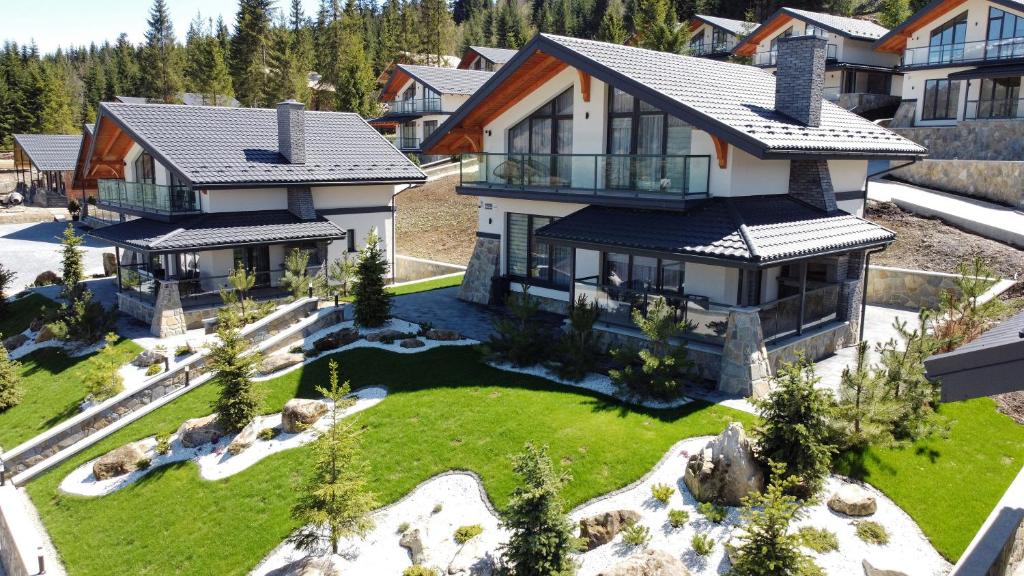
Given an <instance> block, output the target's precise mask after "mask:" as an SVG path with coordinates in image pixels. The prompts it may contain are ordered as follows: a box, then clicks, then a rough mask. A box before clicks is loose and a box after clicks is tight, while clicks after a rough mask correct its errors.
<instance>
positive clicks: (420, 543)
mask: <svg viewBox="0 0 1024 576" xmlns="http://www.w3.org/2000/svg"><path fill="white" fill-rule="evenodd" d="M426 540H427V526H426V525H425V524H415V525H413V526H410V527H409V528H408V529H407V530H406V531H405V532H402V538H401V539H400V540H399V541H398V545H399V546H401V547H402V548H405V549H406V550H408V551H409V557H410V558H411V559H412V563H413V564H425V563H426V561H427V551H426V545H425V544H424V543H425V542H426Z"/></svg>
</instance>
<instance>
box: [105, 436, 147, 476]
mask: <svg viewBox="0 0 1024 576" xmlns="http://www.w3.org/2000/svg"><path fill="white" fill-rule="evenodd" d="M145 457H146V450H145V448H144V447H143V445H142V444H141V443H139V442H132V443H131V444H125V445H124V446H121V447H120V448H118V449H116V450H113V451H111V452H107V453H106V454H104V455H103V456H101V457H100V458H99V459H98V460H96V461H95V462H93V463H92V475H93V476H95V477H96V479H97V480H106V479H108V478H114V477H116V476H122V475H124V474H128V473H129V472H134V471H136V470H138V469H139V460H142V459H143V458H145Z"/></svg>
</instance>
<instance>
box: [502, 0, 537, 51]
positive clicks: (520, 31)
mask: <svg viewBox="0 0 1024 576" xmlns="http://www.w3.org/2000/svg"><path fill="white" fill-rule="evenodd" d="M499 2H500V6H499V8H498V14H497V17H496V22H495V30H494V35H495V42H496V43H497V45H498V47H499V48H510V49H518V48H522V46H523V44H526V41H527V40H528V39H529V38H528V34H529V30H528V27H529V26H528V24H527V21H526V18H525V17H524V16H523V13H522V12H521V11H520V9H519V4H518V3H517V2H516V0H499Z"/></svg>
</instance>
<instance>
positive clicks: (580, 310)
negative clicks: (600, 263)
mask: <svg viewBox="0 0 1024 576" xmlns="http://www.w3.org/2000/svg"><path fill="white" fill-rule="evenodd" d="M599 316H600V309H599V308H598V306H597V302H588V301H587V296H586V294H580V295H579V297H578V298H577V299H576V302H574V303H572V305H571V306H569V330H567V331H566V332H565V333H564V334H563V335H562V337H561V339H560V340H559V341H558V343H557V345H556V346H555V352H556V354H555V357H556V360H555V362H553V363H552V366H551V368H552V370H553V371H554V372H555V374H557V375H558V376H559V377H560V378H565V379H566V380H575V381H579V380H582V379H583V378H584V377H585V376H586V375H587V373H588V372H593V371H594V370H595V369H596V368H597V363H598V358H599V357H600V356H601V352H602V349H601V336H600V335H599V334H598V333H597V332H595V331H594V323H596V322H597V320H598V317H599Z"/></svg>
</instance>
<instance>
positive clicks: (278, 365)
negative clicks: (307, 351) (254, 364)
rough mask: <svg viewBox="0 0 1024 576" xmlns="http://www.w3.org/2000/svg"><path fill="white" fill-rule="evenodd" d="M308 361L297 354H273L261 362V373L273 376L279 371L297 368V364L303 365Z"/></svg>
mask: <svg viewBox="0 0 1024 576" xmlns="http://www.w3.org/2000/svg"><path fill="white" fill-rule="evenodd" d="M305 359H306V357H305V356H303V355H302V354H297V353H295V352H280V353H278V354H271V355H270V356H266V357H264V358H263V360H262V361H261V362H260V368H259V373H260V374H263V375H267V374H273V373H274V372H277V371H278V370H283V369H285V368H288V367H289V366H295V365H296V364H302V362H303V361H304V360H305Z"/></svg>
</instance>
